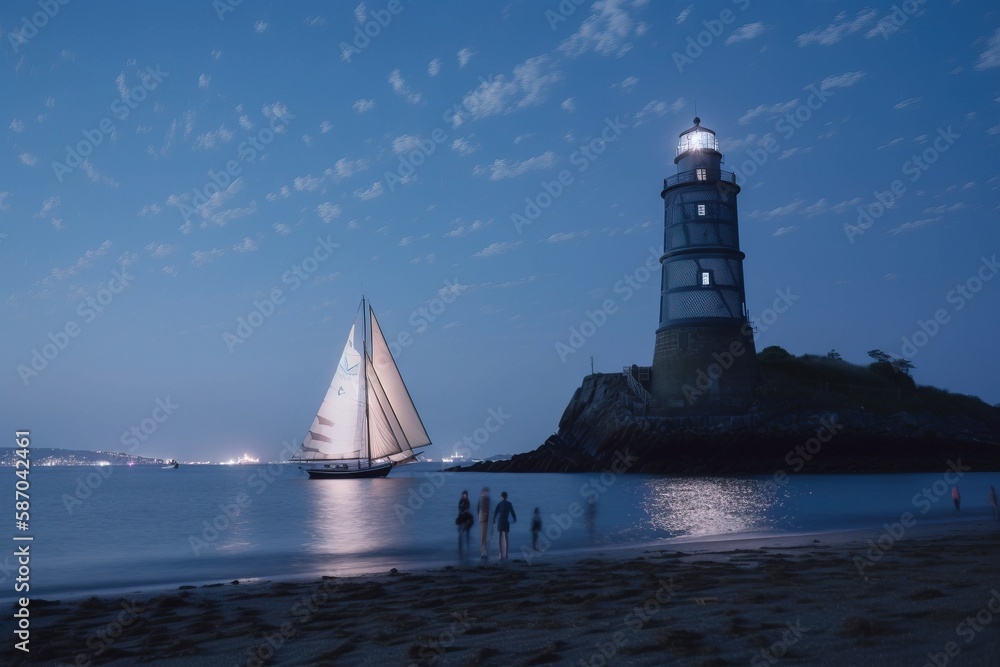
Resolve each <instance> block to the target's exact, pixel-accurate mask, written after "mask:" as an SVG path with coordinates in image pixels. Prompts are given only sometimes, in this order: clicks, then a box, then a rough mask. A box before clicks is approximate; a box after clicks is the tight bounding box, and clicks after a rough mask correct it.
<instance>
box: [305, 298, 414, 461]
mask: <svg viewBox="0 0 1000 667" xmlns="http://www.w3.org/2000/svg"><path fill="white" fill-rule="evenodd" d="M359 312H360V313H361V331H362V333H361V340H360V347H359V346H358V345H357V343H358V341H356V340H355V332H356V329H357V324H358V322H357V317H355V321H354V324H352V325H351V331H350V333H349V334H348V336H347V344H346V345H345V346H344V352H343V354H341V355H340V362H339V363H338V364H337V370H336V372H335V373H334V375H333V380H331V382H330V387H329V389H327V392H326V396H325V397H324V398H323V402H322V403H321V404H320V406H319V410H318V411H317V412H316V417H315V418H314V419H313V422H312V426H310V427H309V432H308V433H307V434H306V436H305V438H304V439H303V441H302V444H301V445H300V446H299V448H298V450H297V451H296V452H295V454H294V455H292V457H291V459H289V460H290V461H294V462H299V463H302V464H303V465H301V466H299V467H300V468H302V469H303V470H305V471H306V472H307V473H308V474H309V478H310V479H352V478H354V479H356V478H366V477H385V476H386V475H388V474H389V471H390V470H392V468H393V467H394V466H397V465H403V464H406V463H412V462H414V461H416V460H417V451H416V450H417V449H419V448H420V447H426V446H427V445H429V444H431V441H430V438H429V437H428V436H427V430H426V429H425V428H424V424H423V422H422V421H421V419H420V415H419V414H418V413H417V408H416V406H414V405H413V399H412V398H410V392H409V391H408V390H407V389H406V384H405V383H404V382H403V377H402V376H401V375H400V374H399V368H397V366H396V361H395V359H393V358H392V353H391V352H390V351H389V345H388V344H387V343H386V341H385V336H383V335H382V329H381V327H379V324H378V320H377V319H376V318H375V312H374V311H373V310H372V308H371V305H370V304H369V303H368V302H367V301H366V300H365V298H364V297H362V298H361V306H360V308H359ZM369 322H370V325H369Z"/></svg>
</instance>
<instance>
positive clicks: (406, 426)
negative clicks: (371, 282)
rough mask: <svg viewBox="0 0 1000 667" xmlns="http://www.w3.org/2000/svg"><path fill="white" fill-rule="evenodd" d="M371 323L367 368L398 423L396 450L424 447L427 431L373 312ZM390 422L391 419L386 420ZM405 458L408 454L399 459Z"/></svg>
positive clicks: (428, 439) (402, 450) (426, 442)
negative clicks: (370, 346) (377, 381)
mask: <svg viewBox="0 0 1000 667" xmlns="http://www.w3.org/2000/svg"><path fill="white" fill-rule="evenodd" d="M371 323H372V325H371V343H372V357H371V358H372V363H371V367H372V368H373V369H374V371H375V374H376V375H377V376H378V379H379V381H380V383H381V387H382V390H383V392H384V394H385V397H386V399H387V402H388V406H389V408H390V409H391V412H392V414H393V416H394V419H395V422H397V423H398V424H399V432H400V434H401V437H399V444H400V451H401V452H404V453H405V452H406V451H407V450H412V449H416V448H417V447H425V446H427V445H429V444H431V440H430V438H429V437H428V436H427V430H426V429H425V428H424V424H423V422H422V421H421V420H420V415H419V414H417V408H416V406H415V405H413V399H412V398H410V392H409V391H407V389H406V384H405V383H404V382H403V377H402V376H401V375H400V374H399V368H397V367H396V361H395V360H394V359H393V358H392V353H391V352H390V351H389V345H388V344H387V343H386V342H385V336H383V335H382V329H381V328H380V327H379V325H378V320H376V319H375V313H374V311H373V312H372V313H371ZM390 423H392V422H391V421H390ZM408 457H409V454H408V456H407V457H403V458H404V459H405V458H408Z"/></svg>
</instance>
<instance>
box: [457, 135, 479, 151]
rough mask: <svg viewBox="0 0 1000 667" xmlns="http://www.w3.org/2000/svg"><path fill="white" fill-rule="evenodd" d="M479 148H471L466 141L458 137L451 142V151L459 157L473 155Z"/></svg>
mask: <svg viewBox="0 0 1000 667" xmlns="http://www.w3.org/2000/svg"><path fill="white" fill-rule="evenodd" d="M478 148H479V146H473V145H472V144H470V143H469V142H468V141H466V140H465V139H463V138H462V137H459V138H458V139H455V140H454V141H452V142H451V150H453V151H455V152H456V153H458V154H459V155H468V154H469V153H475V152H476V149H478Z"/></svg>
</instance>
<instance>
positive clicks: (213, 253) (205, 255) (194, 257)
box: [191, 248, 226, 266]
mask: <svg viewBox="0 0 1000 667" xmlns="http://www.w3.org/2000/svg"><path fill="white" fill-rule="evenodd" d="M225 254H226V251H225V250H223V249H222V248H212V249H211V250H195V251H194V252H193V253H191V263H192V264H193V265H194V266H204V265H205V264H208V263H209V262H211V261H212V260H213V259H215V258H216V257H222V256H223V255H225Z"/></svg>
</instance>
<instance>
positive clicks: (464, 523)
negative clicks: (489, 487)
mask: <svg viewBox="0 0 1000 667" xmlns="http://www.w3.org/2000/svg"><path fill="white" fill-rule="evenodd" d="M471 506H472V504H471V503H470V502H469V492H468V491H462V497H461V498H459V499H458V518H457V519H455V525H457V526H458V557H459V558H462V557H463V554H465V553H468V552H469V532H470V530H471V529H472V524H473V522H474V521H475V520H474V519H473V518H472V512H470V511H469V508H470V507H471ZM463 539H464V542H465V549H464V550H463V549H462V542H463Z"/></svg>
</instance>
